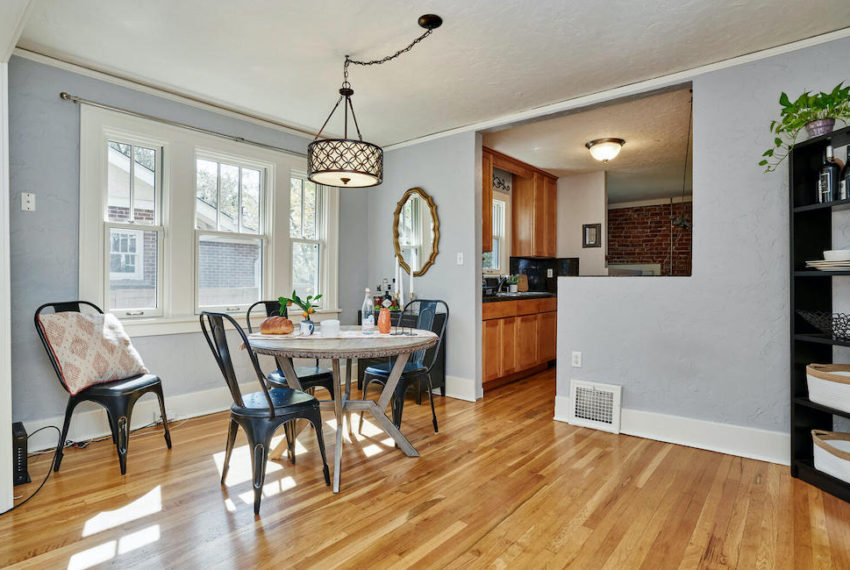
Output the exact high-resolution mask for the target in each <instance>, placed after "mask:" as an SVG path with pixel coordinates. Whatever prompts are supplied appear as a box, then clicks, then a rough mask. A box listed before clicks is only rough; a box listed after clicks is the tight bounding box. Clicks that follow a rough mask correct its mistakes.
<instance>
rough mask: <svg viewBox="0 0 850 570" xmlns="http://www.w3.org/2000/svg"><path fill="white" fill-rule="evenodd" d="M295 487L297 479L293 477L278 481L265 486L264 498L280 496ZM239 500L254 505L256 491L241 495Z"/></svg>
mask: <svg viewBox="0 0 850 570" xmlns="http://www.w3.org/2000/svg"><path fill="white" fill-rule="evenodd" d="M294 487H295V479H293V478H292V477H284V478H282V479H279V480H277V481H272V482H271V483H266V484H265V485H263V498H265V497H274V496H275V495H280V494H281V493H283V492H284V491H286V490H288V489H292V488H294ZM239 498H240V499H242V501H244V502H245V504H246V505H253V504H254V490H253V489H251V490H250V491H246V492H245V493H240V494H239Z"/></svg>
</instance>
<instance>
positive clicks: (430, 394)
mask: <svg viewBox="0 0 850 570" xmlns="http://www.w3.org/2000/svg"><path fill="white" fill-rule="evenodd" d="M425 377H426V378H427V379H428V399H429V400H431V420H432V421H433V422H434V433H440V430H438V429H437V412H435V411H434V386H433V385H432V384H431V375H430V374H427V375H426V376H425ZM419 382H420V383H421V382H422V379H421V378H420V379H419Z"/></svg>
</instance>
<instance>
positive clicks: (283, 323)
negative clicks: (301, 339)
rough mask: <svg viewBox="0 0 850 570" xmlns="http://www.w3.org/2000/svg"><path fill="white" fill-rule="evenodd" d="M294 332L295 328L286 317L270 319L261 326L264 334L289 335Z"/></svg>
mask: <svg viewBox="0 0 850 570" xmlns="http://www.w3.org/2000/svg"><path fill="white" fill-rule="evenodd" d="M293 330H295V326H294V325H293V324H292V321H290V320H289V319H287V318H286V317H269V318H267V319H266V320H264V321H263V322H262V324H260V332H261V333H263V334H289V333H291V332H292V331H293Z"/></svg>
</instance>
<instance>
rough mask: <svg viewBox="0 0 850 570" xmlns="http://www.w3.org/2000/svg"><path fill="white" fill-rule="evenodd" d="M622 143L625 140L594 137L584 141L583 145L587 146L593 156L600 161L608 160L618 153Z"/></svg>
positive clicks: (624, 142)
mask: <svg viewBox="0 0 850 570" xmlns="http://www.w3.org/2000/svg"><path fill="white" fill-rule="evenodd" d="M624 144H626V141H624V140H623V139H614V138H606V139H594V140H592V141H589V142H587V143H585V145H584V146H586V147H587V150H589V151H590V155H591V156H592V157H593V158H595V159H596V160H598V161H600V162H608V161H609V160H612V159H614V158H616V157H617V155H618V154H620V149H621V148H623V145H624Z"/></svg>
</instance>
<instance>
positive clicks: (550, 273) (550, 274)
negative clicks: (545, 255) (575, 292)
mask: <svg viewBox="0 0 850 570" xmlns="http://www.w3.org/2000/svg"><path fill="white" fill-rule="evenodd" d="M554 274H555V272H554V271H552V268H551V267H550V268H549V269H547V270H546V277H553V276H554Z"/></svg>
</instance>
